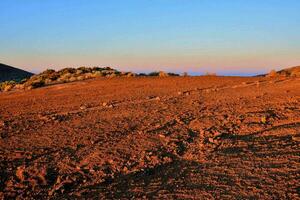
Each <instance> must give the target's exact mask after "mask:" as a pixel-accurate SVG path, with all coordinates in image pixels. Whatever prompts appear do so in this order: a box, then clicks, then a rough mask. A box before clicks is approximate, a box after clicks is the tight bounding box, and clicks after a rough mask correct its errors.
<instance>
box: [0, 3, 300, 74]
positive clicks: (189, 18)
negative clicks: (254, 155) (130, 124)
mask: <svg viewBox="0 0 300 200" xmlns="http://www.w3.org/2000/svg"><path fill="white" fill-rule="evenodd" d="M0 8H1V12H0V63H5V64H9V65H12V66H17V67H20V68H23V69H25V70H29V71H31V72H35V73H38V72H41V71H43V70H45V69H48V68H52V69H61V68H64V67H79V66H91V67H92V66H112V67H114V68H117V69H119V70H123V71H134V72H150V71H157V70H164V71H170V72H177V73H182V72H189V73H191V74H203V73H207V72H209V73H217V74H220V75H254V74H259V73H263V72H268V71H270V70H271V69H280V68H285V67H289V66H295V65H300V12H299V10H300V1H299V0H88V1H87V0H26V1H25V0H0Z"/></svg>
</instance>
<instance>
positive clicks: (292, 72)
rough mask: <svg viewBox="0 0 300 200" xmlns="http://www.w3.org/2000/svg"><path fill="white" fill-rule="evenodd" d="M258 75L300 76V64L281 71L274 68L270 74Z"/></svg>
mask: <svg viewBox="0 0 300 200" xmlns="http://www.w3.org/2000/svg"><path fill="white" fill-rule="evenodd" d="M258 76H266V77H277V76H284V77H300V66H296V67H289V68H285V69H282V70H279V71H275V70H272V71H270V72H269V73H268V74H263V75H258Z"/></svg>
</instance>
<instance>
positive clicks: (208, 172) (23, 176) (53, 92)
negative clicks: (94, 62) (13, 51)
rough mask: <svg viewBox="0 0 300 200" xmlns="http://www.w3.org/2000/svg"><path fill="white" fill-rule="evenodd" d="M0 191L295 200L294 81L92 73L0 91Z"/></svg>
mask: <svg viewBox="0 0 300 200" xmlns="http://www.w3.org/2000/svg"><path fill="white" fill-rule="evenodd" d="M0 136H1V138H0V199H1V197H2V198H3V199H9V198H19V199H32V198H34V199H81V198H84V199H112V198H115V199H131V198H133V199H143V198H144V199H150V198H155V199H193V198H194V199H299V198H300V197H299V193H300V184H299V176H300V171H299V169H300V156H299V155H300V79H299V78H296V77H277V78H264V77H255V78H238V77H213V76H211V77H210V76H207V77H166V78H153V77H147V78H142V77H138V78H111V79H107V78H99V79H95V80H87V81H80V82H73V83H67V84H60V85H53V86H49V87H44V88H39V89H34V90H29V91H13V92H7V93H1V94H0Z"/></svg>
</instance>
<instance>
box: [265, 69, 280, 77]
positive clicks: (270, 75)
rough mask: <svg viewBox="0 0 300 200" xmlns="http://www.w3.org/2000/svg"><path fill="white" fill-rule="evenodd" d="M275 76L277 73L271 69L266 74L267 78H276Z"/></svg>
mask: <svg viewBox="0 0 300 200" xmlns="http://www.w3.org/2000/svg"><path fill="white" fill-rule="evenodd" d="M277 75H278V74H277V72H276V71H275V70H274V69H273V70H271V71H270V72H269V73H268V75H267V77H276V76H277Z"/></svg>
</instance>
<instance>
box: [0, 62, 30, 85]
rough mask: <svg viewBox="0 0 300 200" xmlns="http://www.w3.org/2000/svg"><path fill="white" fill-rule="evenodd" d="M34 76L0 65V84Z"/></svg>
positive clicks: (15, 68)
mask: <svg viewBox="0 0 300 200" xmlns="http://www.w3.org/2000/svg"><path fill="white" fill-rule="evenodd" d="M32 75H34V74H33V73H31V72H27V71H25V70H22V69H19V68H17V67H12V66H9V65H6V64H3V63H0V82H4V81H13V80H14V81H20V80H22V79H24V78H29V77H31V76H32Z"/></svg>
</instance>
